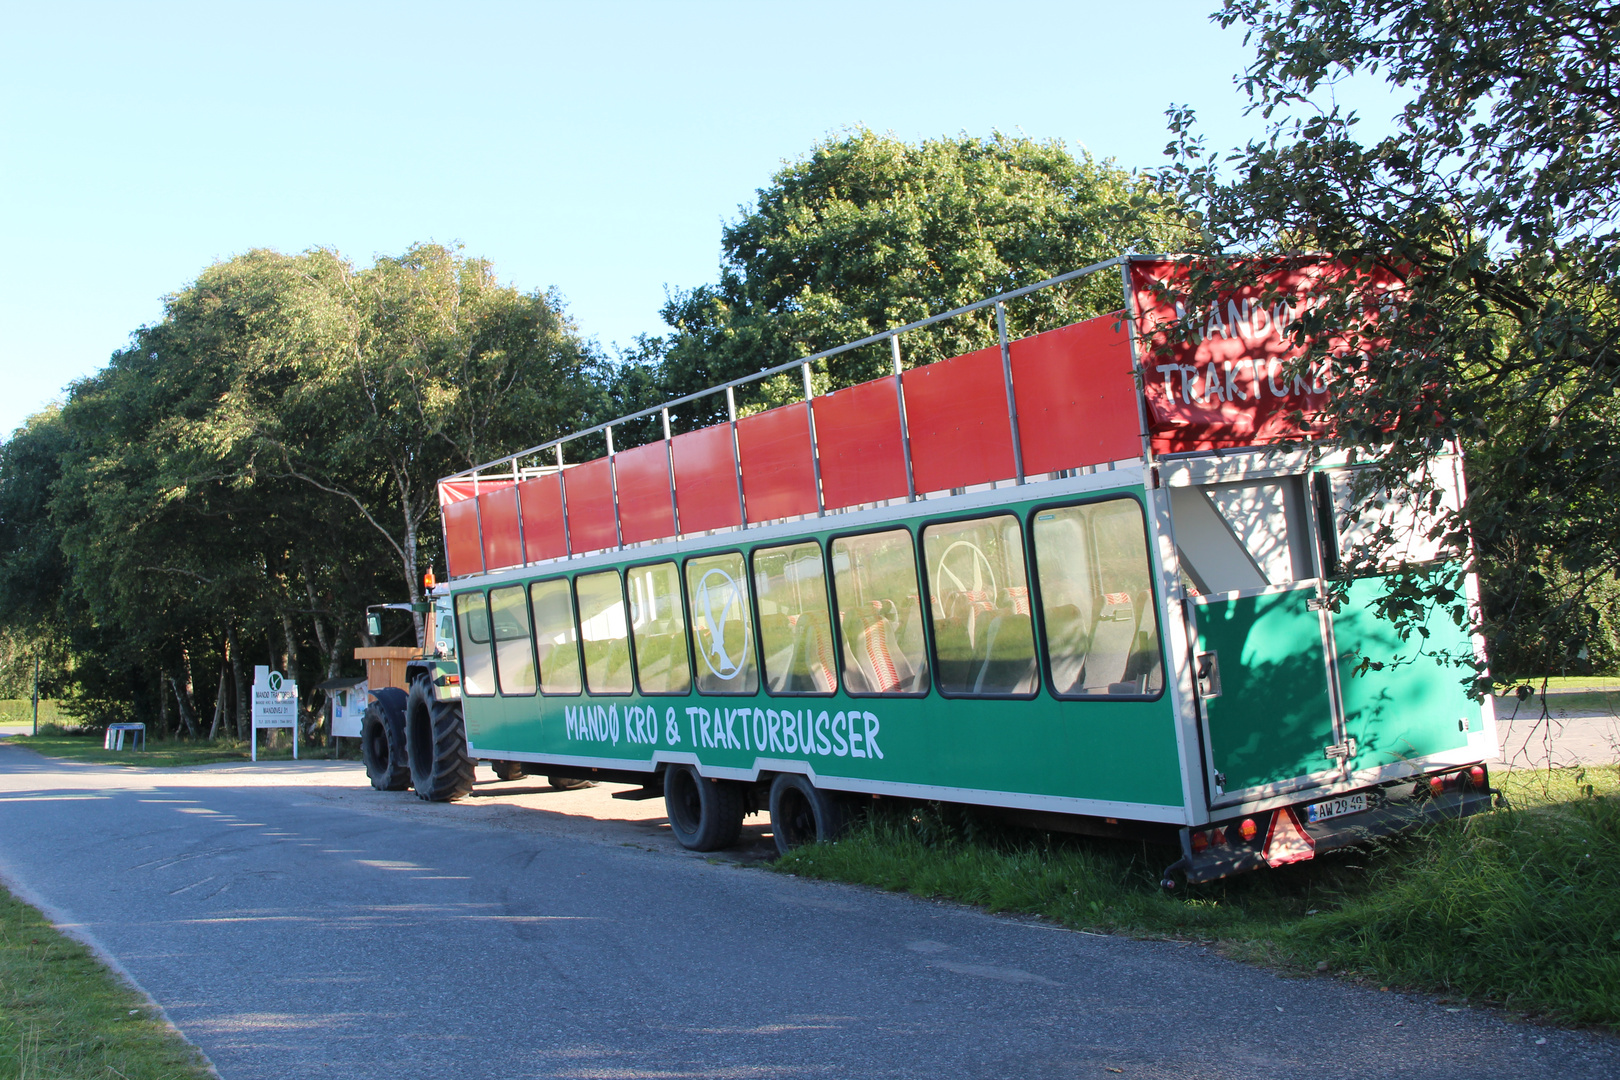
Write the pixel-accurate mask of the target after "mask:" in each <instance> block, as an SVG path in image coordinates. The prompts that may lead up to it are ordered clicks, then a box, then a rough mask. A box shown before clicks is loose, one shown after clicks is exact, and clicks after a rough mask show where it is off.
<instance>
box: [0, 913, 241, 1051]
mask: <svg viewBox="0 0 1620 1080" xmlns="http://www.w3.org/2000/svg"><path fill="white" fill-rule="evenodd" d="M212 1075H214V1074H213V1072H212V1070H210V1069H208V1068H207V1066H206V1065H205V1064H204V1063H203V1060H202V1055H200V1054H199V1053H197V1051H196V1050H195V1049H194V1048H193V1047H192V1046H191V1045H190V1044H188V1043H187V1042H186V1041H185V1040H184V1039H182V1038H181V1037H180V1035H179V1034H178V1033H177V1032H175V1031H174V1029H173V1028H171V1027H169V1026H168V1025H167V1024H165V1023H164V1022H163V1020H162V1018H161V1016H159V1015H158V1014H157V1013H156V1011H154V1010H153V1009H152V1007H151V1006H150V1005H149V1004H148V1003H147V1001H146V999H145V998H144V997H142V996H141V995H140V994H138V993H136V992H135V991H134V990H132V989H131V988H130V987H129V986H127V985H126V984H125V983H124V982H123V981H122V980H120V979H119V978H118V977H117V976H115V975H114V974H113V973H112V972H110V971H108V970H107V969H106V968H104V967H102V966H101V964H100V963H98V962H97V961H96V959H95V957H94V956H92V955H91V954H90V951H89V950H88V949H86V948H85V947H84V946H83V945H80V944H79V943H78V942H76V941H73V940H71V939H69V938H67V937H65V936H63V935H62V934H60V933H58V932H57V931H56V929H55V928H54V927H52V926H51V925H50V924H49V923H48V922H46V921H45V920H44V919H43V918H41V917H40V915H39V913H38V912H37V911H35V910H34V909H33V908H31V907H29V906H27V905H26V904H23V903H21V902H19V901H18V900H16V899H15V898H14V897H12V895H11V894H10V893H8V892H6V891H5V890H4V889H0V1080H36V1078H45V1077H51V1078H53V1080H54V1078H60V1080H79V1078H81V1077H82V1078H84V1080H90V1078H92V1077H94V1078H95V1080H103V1078H107V1077H119V1076H121V1077H124V1078H125V1080H188V1078H195V1080H204V1078H205V1077H209V1076H212Z"/></svg>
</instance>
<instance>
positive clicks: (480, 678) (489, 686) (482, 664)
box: [456, 592, 495, 697]
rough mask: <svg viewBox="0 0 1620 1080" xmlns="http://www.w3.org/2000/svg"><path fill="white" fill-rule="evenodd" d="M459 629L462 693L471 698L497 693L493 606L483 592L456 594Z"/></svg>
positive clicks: (457, 627) (457, 625)
mask: <svg viewBox="0 0 1620 1080" xmlns="http://www.w3.org/2000/svg"><path fill="white" fill-rule="evenodd" d="M456 629H457V630H458V631H460V634H461V648H460V649H459V650H457V651H458V652H459V653H460V654H461V692H462V693H463V694H466V695H467V696H469V697H489V696H490V695H491V694H493V693H495V680H494V678H493V675H494V672H493V671H491V670H490V668H491V667H492V664H491V663H490V659H489V609H488V608H486V607H485V606H484V594H483V593H481V592H471V593H462V594H461V595H460V596H458V597H456Z"/></svg>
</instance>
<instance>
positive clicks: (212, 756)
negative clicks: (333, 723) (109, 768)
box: [5, 730, 327, 767]
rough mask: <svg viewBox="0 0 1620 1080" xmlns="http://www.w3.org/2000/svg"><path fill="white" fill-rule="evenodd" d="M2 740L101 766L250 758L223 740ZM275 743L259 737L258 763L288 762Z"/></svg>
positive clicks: (316, 752) (58, 735)
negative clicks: (142, 743)
mask: <svg viewBox="0 0 1620 1080" xmlns="http://www.w3.org/2000/svg"><path fill="white" fill-rule="evenodd" d="M5 741H6V742H8V743H10V744H12V745H13V746H26V747H28V748H29V749H30V750H36V751H38V752H39V753H41V754H45V755H47V756H49V757H58V758H68V759H69V760H72V761H88V762H94V763H96V764H103V765H142V766H147V767H153V766H157V767H166V766H174V765H217V764H219V763H221V762H227V761H247V760H249V757H250V755H249V751H248V744H247V743H245V742H239V741H238V740H236V739H226V738H220V739H215V740H214V741H213V742H189V741H181V740H178V739H148V740H147V744H146V749H145V750H132V749H127V748H126V749H123V750H105V749H103V748H102V740H101V737H100V736H99V735H76V734H68V733H64V732H62V731H60V730H53V731H51V732H49V733H46V732H44V731H41V733H40V734H38V735H10V736H7V737H6V739H5ZM278 742H279V743H280V744H281V745H279V746H277V747H275V748H273V749H266V747H265V745H264V736H263V735H260V736H259V760H260V761H291V760H292V747H291V745H290V744H288V743H287V741H286V736H281V737H280V738H279V739H278ZM126 747H127V744H126ZM298 753H299V756H300V757H304V758H324V757H325V756H326V754H327V751H326V750H325V749H324V748H322V747H313V746H308V745H303V746H300V747H299V748H298Z"/></svg>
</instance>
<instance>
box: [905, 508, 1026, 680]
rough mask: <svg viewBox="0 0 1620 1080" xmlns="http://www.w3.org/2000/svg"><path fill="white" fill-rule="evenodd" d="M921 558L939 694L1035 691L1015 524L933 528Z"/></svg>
mask: <svg viewBox="0 0 1620 1080" xmlns="http://www.w3.org/2000/svg"><path fill="white" fill-rule="evenodd" d="M923 555H924V570H925V572H926V573H927V574H928V608H929V614H930V616H931V617H932V618H933V625H934V678H935V680H936V681H937V682H938V684H939V690H940V693H942V694H977V695H991V696H1005V695H1008V694H1033V693H1034V692H1035V687H1036V676H1035V635H1034V631H1033V630H1032V629H1031V627H1030V618H1029V576H1028V571H1027V570H1026V569H1025V565H1024V545H1023V541H1022V538H1021V536H1020V533H1019V529H1018V519H1017V518H1015V517H1013V516H1012V515H1011V514H999V515H997V516H996V517H987V518H977V519H975V520H973V521H952V522H948V523H946V524H943V525H930V526H928V527H927V528H926V529H924V530H923Z"/></svg>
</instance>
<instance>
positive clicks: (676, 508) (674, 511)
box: [662, 409, 681, 539]
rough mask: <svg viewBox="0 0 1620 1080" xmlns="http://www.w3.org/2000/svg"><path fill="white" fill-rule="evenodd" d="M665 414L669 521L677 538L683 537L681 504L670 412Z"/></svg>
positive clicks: (665, 456) (665, 411) (665, 457)
mask: <svg viewBox="0 0 1620 1080" xmlns="http://www.w3.org/2000/svg"><path fill="white" fill-rule="evenodd" d="M662 411H663V414H664V460H665V462H667V463H668V465H669V520H670V521H671V522H672V523H673V524H674V526H675V536H676V538H677V539H679V537H680V535H681V504H680V500H678V499H677V498H675V443H674V441H673V440H671V439H670V437H669V410H668V409H664V410H662Z"/></svg>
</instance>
